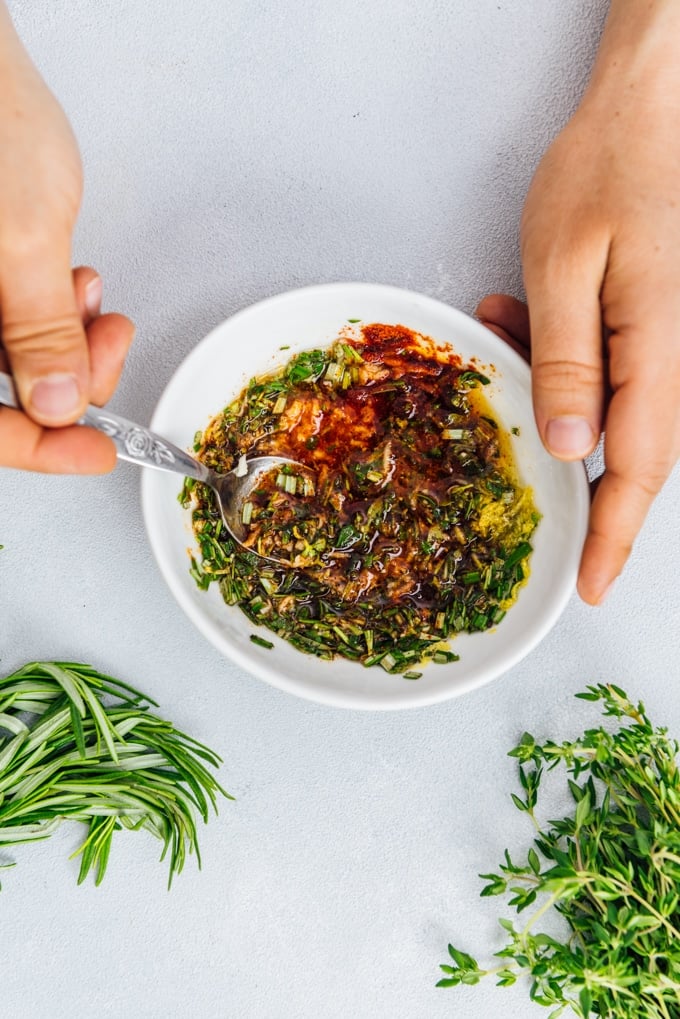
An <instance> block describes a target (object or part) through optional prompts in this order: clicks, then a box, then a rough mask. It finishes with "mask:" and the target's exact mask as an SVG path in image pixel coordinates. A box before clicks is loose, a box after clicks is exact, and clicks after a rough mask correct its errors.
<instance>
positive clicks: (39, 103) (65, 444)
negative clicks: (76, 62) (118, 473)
mask: <svg viewBox="0 0 680 1019" xmlns="http://www.w3.org/2000/svg"><path fill="white" fill-rule="evenodd" d="M81 192H82V173H81V166H80V156H79V154H78V148H77V146H76V143H75V139H74V138H73V134H72V132H71V129H70V126H69V124H68V121H67V120H66V117H65V115H64V113H63V111H62V109H61V107H60V106H59V104H58V103H57V102H56V100H55V99H54V97H53V96H52V94H51V93H50V92H49V90H48V89H47V87H46V86H45V84H44V83H43V81H42V79H41V78H40V76H39V75H38V74H37V72H36V70H35V68H34V67H33V65H32V64H31V62H30V60H29V58H28V56H27V55H26V53H25V51H24V50H23V48H22V46H21V43H20V42H19V39H18V38H17V36H16V35H15V33H14V31H13V29H12V26H11V22H10V21H9V17H8V15H7V12H6V10H5V8H4V5H3V4H2V3H1V2H0V323H1V332H0V368H1V369H2V370H5V371H6V370H9V371H11V373H12V375H13V377H14V381H15V384H16V388H17V393H18V396H19V400H20V402H21V405H22V407H23V411H17V410H11V409H9V408H6V407H0V465H3V466H7V467H18V468H24V469H28V470H37V471H49V472H58V473H62V472H63V473H99V472H102V471H107V470H110V469H111V468H112V467H113V465H114V464H115V459H116V456H115V448H114V446H113V443H112V442H111V441H110V440H109V439H107V438H106V437H105V436H103V435H101V434H99V433H97V432H95V431H93V430H91V429H86V428H82V427H65V426H68V425H71V424H72V423H73V422H75V421H77V420H78V418H79V417H80V416H81V415H82V413H83V411H84V410H85V407H86V406H87V404H88V402H95V403H104V402H106V400H108V399H109V397H110V396H111V394H112V393H113V390H114V389H115V386H116V383H117V381H118V378H119V376H120V372H121V370H122V367H123V361H124V358H125V354H126V352H127V348H128V346H129V344H130V342H131V340H132V335H133V326H132V323H131V322H129V321H128V319H126V318H124V317H123V316H122V315H114V314H109V315H100V313H99V309H100V302H101V289H102V284H101V280H100V278H99V276H98V275H97V273H96V272H95V271H94V270H93V269H76V270H75V272H73V273H72V271H71V238H72V234H73V228H74V225H75V221H76V217H77V214H78V208H79V205H80V198H81Z"/></svg>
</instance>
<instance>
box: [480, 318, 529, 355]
mask: <svg viewBox="0 0 680 1019" xmlns="http://www.w3.org/2000/svg"><path fill="white" fill-rule="evenodd" d="M480 322H481V323H482V325H483V326H486V328H487V329H490V330H491V332H492V333H495V334H496V336H498V337H500V339H501V340H503V343H507V345H508V346H509V347H512V349H513V350H514V351H515V353H517V354H519V356H520V357H521V358H523V359H524V360H525V361H526V362H527V364H531V352H530V350H529V348H528V347H525V346H524V344H523V343H518V341H517V340H516V339H515V338H514V337H513V336H511V335H510V333H509V332H507V331H506V330H505V329H501V327H500V326H497V325H494V324H493V323H492V322H485V321H484V319H480Z"/></svg>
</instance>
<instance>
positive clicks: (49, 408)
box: [30, 372, 80, 421]
mask: <svg viewBox="0 0 680 1019" xmlns="http://www.w3.org/2000/svg"><path fill="white" fill-rule="evenodd" d="M30 403H31V407H32V408H33V410H35V411H36V412H37V413H38V414H39V415H40V416H41V417H42V418H47V419H54V420H55V421H61V420H62V419H63V418H65V417H68V416H69V415H70V414H73V412H74V411H76V410H77V409H78V407H79V406H80V386H79V385H78V380H77V378H76V377H75V375H71V374H70V373H68V372H52V374H51V375H46V376H45V377H44V378H42V379H38V380H37V382H35V383H34V384H33V389H32V390H31V396H30Z"/></svg>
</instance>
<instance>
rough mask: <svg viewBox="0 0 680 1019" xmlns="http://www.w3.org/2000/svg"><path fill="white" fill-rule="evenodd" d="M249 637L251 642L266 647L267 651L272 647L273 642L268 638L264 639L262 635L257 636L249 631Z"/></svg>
mask: <svg viewBox="0 0 680 1019" xmlns="http://www.w3.org/2000/svg"><path fill="white" fill-rule="evenodd" d="M250 639H251V640H252V642H253V644H257V645H258V646H259V647H265V648H267V650H268V651H271V649H272V648H273V647H274V645H273V643H272V642H271V641H270V640H265V639H264V637H258V635H257V634H256V633H251V635H250Z"/></svg>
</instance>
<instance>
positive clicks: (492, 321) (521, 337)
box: [475, 294, 530, 349]
mask: <svg viewBox="0 0 680 1019" xmlns="http://www.w3.org/2000/svg"><path fill="white" fill-rule="evenodd" d="M475 314H476V315H477V318H479V319H481V320H482V322H483V323H484V325H486V326H489V327H493V326H497V327H499V328H500V329H501V330H502V331H503V333H505V334H506V335H509V336H510V337H511V339H512V341H513V343H515V344H517V345H518V346H521V347H522V348H524V349H528V347H529V343H530V332H529V310H528V308H527V306H526V304H524V303H523V302H522V301H518V300H517V298H516V297H510V296H509V294H489V295H488V296H487V297H485V298H483V300H481V301H480V302H479V305H478V307H477V311H476V312H475Z"/></svg>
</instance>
